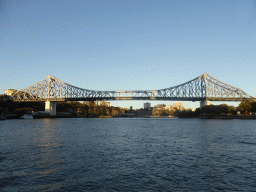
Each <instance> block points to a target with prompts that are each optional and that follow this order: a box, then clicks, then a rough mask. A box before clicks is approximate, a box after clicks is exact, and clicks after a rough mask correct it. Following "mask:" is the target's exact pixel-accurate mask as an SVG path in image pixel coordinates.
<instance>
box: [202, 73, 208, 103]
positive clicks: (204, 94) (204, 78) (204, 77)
mask: <svg viewBox="0 0 256 192" xmlns="http://www.w3.org/2000/svg"><path fill="white" fill-rule="evenodd" d="M200 78H201V97H203V98H205V99H203V100H202V101H201V102H200V108H202V107H203V106H206V105H210V101H209V100H208V99H207V95H208V94H207V74H206V73H204V74H203V75H201V76H200Z"/></svg>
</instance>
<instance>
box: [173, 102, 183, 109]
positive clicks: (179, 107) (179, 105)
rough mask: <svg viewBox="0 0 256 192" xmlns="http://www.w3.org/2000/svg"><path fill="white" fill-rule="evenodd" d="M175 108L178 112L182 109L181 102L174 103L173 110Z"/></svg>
mask: <svg viewBox="0 0 256 192" xmlns="http://www.w3.org/2000/svg"><path fill="white" fill-rule="evenodd" d="M175 107H176V108H177V109H178V110H182V109H184V107H182V104H181V102H175V103H173V108H175Z"/></svg>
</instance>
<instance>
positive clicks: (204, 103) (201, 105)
mask: <svg viewBox="0 0 256 192" xmlns="http://www.w3.org/2000/svg"><path fill="white" fill-rule="evenodd" d="M206 105H210V101H209V100H208V99H205V100H203V101H201V102H200V108H202V107H203V106H206Z"/></svg>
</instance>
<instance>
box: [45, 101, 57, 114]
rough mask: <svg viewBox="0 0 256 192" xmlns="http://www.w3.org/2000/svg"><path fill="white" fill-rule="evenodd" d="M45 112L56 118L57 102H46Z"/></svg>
mask: <svg viewBox="0 0 256 192" xmlns="http://www.w3.org/2000/svg"><path fill="white" fill-rule="evenodd" d="M45 112H47V113H50V115H52V116H55V115H56V114H57V113H56V102H55V101H45Z"/></svg>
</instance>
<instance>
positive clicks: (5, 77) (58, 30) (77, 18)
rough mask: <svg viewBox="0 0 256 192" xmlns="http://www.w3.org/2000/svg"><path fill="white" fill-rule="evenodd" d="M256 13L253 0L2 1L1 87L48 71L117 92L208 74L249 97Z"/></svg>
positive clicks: (255, 68)
mask: <svg viewBox="0 0 256 192" xmlns="http://www.w3.org/2000/svg"><path fill="white" fill-rule="evenodd" d="M255 18H256V2H255V1H253V0H251V1H250V0H248V1H240V0H227V1H222V0H216V1H200V0H198V1H190V0H180V1H169V0H162V1H156V0H129V1H124V0H86V1H83V0H74V1H69V0H62V1H60V0H56V1H33V0H22V1H18V0H17V1H16V0H14V1H7V0H1V1H0V94H3V93H4V90H6V89H23V88H26V87H28V86H30V85H32V84H34V83H36V82H38V81H40V80H42V79H43V78H45V77H46V76H48V75H52V76H54V77H56V78H58V79H60V80H62V81H64V82H66V83H69V84H71V85H74V86H76V87H80V88H84V89H91V90H99V91H118V90H157V89H163V88H167V87H172V86H176V85H179V84H182V83H185V82H187V81H189V80H191V79H193V78H195V77H198V76H199V75H201V74H203V73H207V74H209V75H211V76H212V77H214V78H216V79H218V80H220V81H222V82H224V83H226V84H229V85H231V86H234V87H237V88H240V89H242V90H243V91H245V92H246V93H247V94H249V95H251V96H254V97H256V89H255V88H256V78H255V77H256V75H255V74H256V65H255V63H256V55H255V53H256V46H255V45H256V36H255V31H256V19H255ZM110 102H111V105H114V106H121V107H127V108H129V107H130V106H133V107H134V108H143V103H145V102H150V103H151V106H154V105H157V104H162V103H165V104H166V105H170V104H171V105H172V104H173V103H174V102H176V101H147V100H145V101H110ZM211 103H212V104H216V105H217V104H221V103H227V104H228V105H234V106H237V105H238V104H239V102H211ZM182 104H183V106H184V107H186V108H197V107H199V102H183V101H182Z"/></svg>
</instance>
